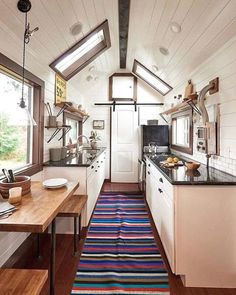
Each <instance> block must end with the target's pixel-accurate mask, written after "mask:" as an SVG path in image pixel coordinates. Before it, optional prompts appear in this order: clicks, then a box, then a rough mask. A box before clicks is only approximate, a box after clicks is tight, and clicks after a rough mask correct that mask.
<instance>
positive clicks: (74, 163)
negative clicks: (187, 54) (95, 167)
mask: <svg viewBox="0 0 236 295" xmlns="http://www.w3.org/2000/svg"><path fill="white" fill-rule="evenodd" d="M105 149H106V148H104V147H101V148H98V149H96V150H92V149H84V150H83V151H82V152H80V153H78V154H73V155H70V156H68V157H66V158H65V159H62V160H60V161H48V162H45V163H44V164H43V165H44V166H48V167H50V166H51V167H89V166H91V165H92V164H93V163H94V161H95V160H96V159H97V157H99V156H100V155H101V153H103V152H104V151H105Z"/></svg>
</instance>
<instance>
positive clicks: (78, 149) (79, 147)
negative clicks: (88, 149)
mask: <svg viewBox="0 0 236 295" xmlns="http://www.w3.org/2000/svg"><path fill="white" fill-rule="evenodd" d="M83 137H84V138H85V139H86V141H87V144H89V139H88V137H86V136H85V135H80V136H79V137H78V138H77V146H76V152H77V153H78V152H79V151H80V150H81V149H82V147H83V144H81V145H80V141H79V139H80V138H83Z"/></svg>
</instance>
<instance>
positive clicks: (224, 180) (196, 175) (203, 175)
mask: <svg viewBox="0 0 236 295" xmlns="http://www.w3.org/2000/svg"><path fill="white" fill-rule="evenodd" d="M169 156H171V155H165V156H155V155H154V156H151V155H146V156H145V157H146V158H147V159H149V160H150V161H151V162H152V163H153V164H154V166H155V167H156V168H157V169H158V170H159V171H160V172H161V173H162V174H163V176H164V177H165V178H166V179H167V180H168V181H169V182H170V183H171V184H173V185H236V177H235V176H233V175H231V174H228V173H226V172H223V171H220V170H218V169H215V168H212V167H209V169H207V167H206V165H204V164H201V166H200V167H199V168H198V170H195V171H190V170H187V168H186V167H185V166H177V167H174V168H166V167H163V166H162V165H161V164H160V162H161V161H164V160H166V159H167V157H169ZM172 156H173V155H172ZM178 158H179V159H180V160H182V161H183V162H185V161H186V160H185V159H182V158H180V157H178ZM188 161H191V159H188Z"/></svg>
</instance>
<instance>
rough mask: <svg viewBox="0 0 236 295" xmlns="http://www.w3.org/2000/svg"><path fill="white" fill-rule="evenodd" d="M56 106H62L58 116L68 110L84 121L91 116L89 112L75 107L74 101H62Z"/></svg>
mask: <svg viewBox="0 0 236 295" xmlns="http://www.w3.org/2000/svg"><path fill="white" fill-rule="evenodd" d="M56 106H57V107H60V108H61V109H60V111H59V113H58V114H57V116H59V115H60V114H62V113H63V112H67V113H70V114H73V115H74V116H77V117H78V118H79V119H82V122H83V123H84V122H85V121H86V120H87V119H88V118H89V115H88V114H86V113H85V112H82V111H81V110H79V109H77V108H75V107H74V106H73V103H72V102H62V103H60V104H57V105H56Z"/></svg>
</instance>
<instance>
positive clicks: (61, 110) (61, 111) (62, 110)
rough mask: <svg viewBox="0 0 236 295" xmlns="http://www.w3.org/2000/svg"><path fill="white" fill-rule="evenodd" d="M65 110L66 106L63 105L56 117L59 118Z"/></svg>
mask: <svg viewBox="0 0 236 295" xmlns="http://www.w3.org/2000/svg"><path fill="white" fill-rule="evenodd" d="M67 108H68V105H67V104H66V103H65V104H64V105H63V107H62V108H61V109H60V111H59V112H58V113H57V117H59V116H60V115H61V114H62V113H63V112H64V111H65V110H66V109H67Z"/></svg>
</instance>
